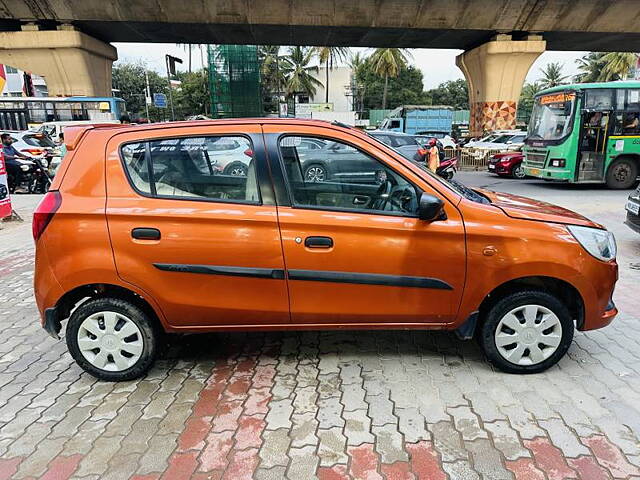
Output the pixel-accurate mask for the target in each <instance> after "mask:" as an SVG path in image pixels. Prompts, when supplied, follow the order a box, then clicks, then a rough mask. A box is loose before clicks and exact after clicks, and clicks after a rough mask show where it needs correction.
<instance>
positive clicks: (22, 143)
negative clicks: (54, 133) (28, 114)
mask: <svg viewBox="0 0 640 480" xmlns="http://www.w3.org/2000/svg"><path fill="white" fill-rule="evenodd" d="M6 133H9V134H10V135H11V138H12V139H13V144H12V145H13V147H14V148H15V149H16V150H18V152H20V153H22V154H23V155H25V156H26V157H27V159H21V158H16V161H17V162H18V163H20V164H22V166H21V168H22V170H23V171H25V172H26V171H28V170H29V168H30V167H31V166H32V165H33V160H32V159H34V158H36V157H42V156H44V155H46V156H48V157H50V161H49V175H50V176H52V177H53V176H54V175H55V171H56V170H57V168H58V167H59V166H60V163H61V161H62V158H61V157H60V149H59V148H58V146H57V145H56V144H55V143H53V141H52V140H51V138H49V136H48V135H47V134H46V133H43V132H36V131H31V130H25V131H23V132H15V131H8V132H6ZM45 165H46V164H45Z"/></svg>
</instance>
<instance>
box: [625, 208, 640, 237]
mask: <svg viewBox="0 0 640 480" xmlns="http://www.w3.org/2000/svg"><path fill="white" fill-rule="evenodd" d="M624 223H625V225H627V226H628V227H629V228H630V229H631V230H633V231H634V232H636V233H640V215H635V214H633V213H631V212H629V211H627V220H626V221H625V222H624Z"/></svg>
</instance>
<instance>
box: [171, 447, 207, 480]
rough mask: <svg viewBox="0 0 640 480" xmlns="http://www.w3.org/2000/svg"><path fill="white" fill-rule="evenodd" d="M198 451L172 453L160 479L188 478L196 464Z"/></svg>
mask: <svg viewBox="0 0 640 480" xmlns="http://www.w3.org/2000/svg"><path fill="white" fill-rule="evenodd" d="M197 457H198V452H184V453H174V454H173V455H172V456H171V458H169V468H167V469H166V470H165V472H164V474H163V475H162V480H189V479H191V475H193V472H195V470H196V467H197V466H198V460H197Z"/></svg>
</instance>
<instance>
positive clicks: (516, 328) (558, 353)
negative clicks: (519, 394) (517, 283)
mask: <svg viewBox="0 0 640 480" xmlns="http://www.w3.org/2000/svg"><path fill="white" fill-rule="evenodd" d="M573 332H574V325H573V319H572V318H571V314H570V313H569V310H568V309H567V307H566V306H565V305H564V304H563V303H562V302H561V301H560V300H558V298H556V297H555V296H553V295H550V294H549V293H546V292H542V291H537V290H528V291H523V292H517V293H512V294H510V295H507V296H506V297H504V298H503V299H501V300H499V301H498V302H497V303H495V304H494V305H493V306H492V307H491V308H490V309H489V311H488V312H487V314H486V316H485V321H484V323H483V324H482V326H481V328H480V331H479V332H478V335H479V340H480V344H481V346H482V348H483V350H484V352H485V354H486V356H487V359H488V360H489V362H490V363H491V364H493V365H494V366H496V367H497V368H499V369H500V370H502V371H503V372H507V373H524V374H527V373H539V372H543V371H544V370H546V369H548V368H549V367H551V366H553V365H555V364H556V363H557V362H558V361H559V360H560V359H561V358H562V357H563V356H564V355H565V353H567V350H568V349H569V346H570V345H571V341H572V340H573Z"/></svg>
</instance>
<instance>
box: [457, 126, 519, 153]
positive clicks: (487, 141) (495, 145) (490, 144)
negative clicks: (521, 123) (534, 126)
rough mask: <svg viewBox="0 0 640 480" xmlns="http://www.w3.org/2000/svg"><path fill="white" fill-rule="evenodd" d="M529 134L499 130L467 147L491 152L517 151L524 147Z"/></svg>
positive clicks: (468, 144)
mask: <svg viewBox="0 0 640 480" xmlns="http://www.w3.org/2000/svg"><path fill="white" fill-rule="evenodd" d="M526 137H527V132H523V131H521V130H498V131H496V132H493V133H492V134H490V135H487V136H486V137H484V138H481V139H480V140H475V141H474V140H472V141H470V142H469V143H467V144H466V145H465V147H473V148H486V149H489V150H506V149H509V150H515V149H517V148H520V147H522V146H523V145H524V139H525V138H526Z"/></svg>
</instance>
